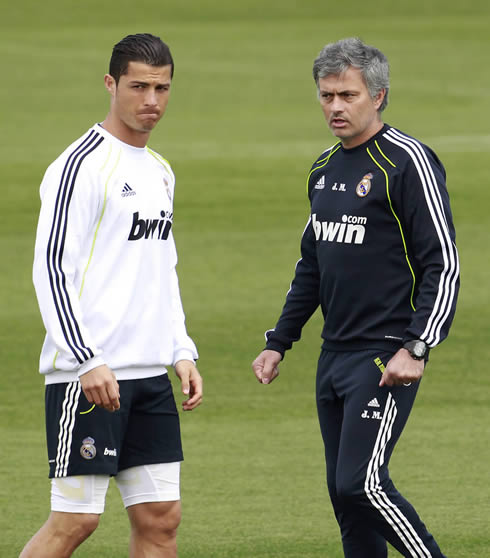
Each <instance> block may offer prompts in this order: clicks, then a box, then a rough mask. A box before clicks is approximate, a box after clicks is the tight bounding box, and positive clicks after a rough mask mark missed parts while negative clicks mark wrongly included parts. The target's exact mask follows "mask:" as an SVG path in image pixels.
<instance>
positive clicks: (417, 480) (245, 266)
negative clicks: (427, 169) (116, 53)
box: [0, 0, 490, 558]
mask: <svg viewBox="0 0 490 558" xmlns="http://www.w3.org/2000/svg"><path fill="white" fill-rule="evenodd" d="M72 4H73V5H72ZM489 28H490V5H489V4H488V3H487V1H486V0H475V1H474V2H472V3H465V4H461V3H456V2H455V1H454V0H450V1H449V2H448V1H447V0H446V1H443V0H435V1H431V0H426V1H422V0H413V1H412V2H408V1H405V0H400V1H399V2H397V3H395V2H389V1H388V0H379V1H378V2H376V3H374V4H372V3H364V2H360V1H357V0H352V1H351V2H349V3H347V2H346V3H337V2H336V3H334V2H331V1H328V0H303V1H302V2H297V1H295V0H282V1H281V2H269V3H267V2H259V0H244V1H243V2H241V3H239V4H237V5H234V4H233V3H231V2H224V1H221V2H220V1H217V0H201V1H199V2H198V1H197V0H189V1H187V2H182V1H180V2H179V1H177V0H168V1H164V2H157V1H156V0H142V1H140V2H129V1H128V0H120V1H119V2H117V3H113V2H111V3H108V2H103V1H102V2H101V1H99V2H96V1H95V0H86V1H85V2H83V3H71V2H61V1H58V0H46V1H45V2H42V3H41V2H34V0H26V1H25V2H17V3H10V4H8V5H5V6H2V9H1V17H0V52H1V54H2V60H3V62H4V64H3V68H2V75H3V78H2V87H1V88H0V100H1V106H2V111H1V126H2V135H3V141H2V149H1V152H0V176H1V181H2V189H1V194H0V200H1V201H0V208H1V219H0V247H1V256H2V257H1V262H2V263H1V266H2V267H1V274H0V307H1V311H0V353H1V355H0V363H1V366H2V371H1V373H0V440H1V444H2V457H1V459H0V475H1V479H2V482H1V483H0V509H1V513H0V533H1V537H0V556H1V557H2V558H10V557H15V556H17V555H18V553H19V551H20V549H21V548H22V547H23V545H24V543H25V542H26V540H27V539H28V538H29V537H30V536H31V535H32V534H33V533H34V532H35V531H36V530H37V528H38V527H39V526H40V525H41V523H42V522H43V521H44V519H45V517H46V516H47V514H48V511H49V482H48V480H47V459H46V450H45V439H44V411H43V397H44V388H43V382H42V379H41V377H40V376H39V374H37V366H38V355H39V350H40V346H41V343H42V338H43V326H42V323H41V319H40V317H39V313H38V309H37V304H36V300H35V296H34V291H33V288H32V284H31V262H32V254H33V243H34V235H35V227H36V222H37V212H38V209H39V196H38V187H39V183H40V181H41V178H42V175H43V173H44V170H45V168H46V166H47V165H48V164H49V163H50V162H51V161H52V160H53V159H54V158H55V157H56V156H57V155H58V154H59V153H60V152H61V151H62V150H63V149H64V148H65V147H66V146H67V145H68V144H69V143H70V142H71V141H73V140H74V139H76V138H77V137H79V136H80V135H81V134H82V133H83V132H85V130H86V129H87V128H88V127H89V126H90V125H92V124H93V123H94V122H97V121H101V120H103V118H104V116H105V113H106V110H107V107H108V98H107V95H106V93H105V91H104V89H103V82H102V77H103V74H104V73H105V72H106V71H107V65H108V60H109V56H110V51H111V48H112V45H113V44H114V43H115V42H117V41H118V40H119V39H120V38H122V37H123V36H124V35H126V34H128V33H134V32H146V31H148V32H152V33H155V34H158V35H160V36H162V38H164V40H166V41H168V43H169V44H170V46H171V47H172V51H173V54H174V58H175V61H176V73H175V79H174V84H173V92H172V98H171V101H170V105H169V109H168V112H167V115H166V116H165V118H164V120H163V121H162V122H161V123H160V125H159V127H158V128H157V130H156V131H155V133H154V134H153V136H152V138H151V143H150V145H151V146H152V147H153V148H154V149H156V150H158V151H160V152H161V153H162V154H163V155H164V156H165V157H166V158H168V159H169V160H170V162H171V163H172V165H173V168H174V171H175V172H176V175H177V188H178V189H177V196H176V206H175V231H176V240H177V244H178V248H179V255H180V264H179V275H180V282H181V290H182V296H183V301H184V307H185V310H186V315H187V324H188V330H189V332H190V334H191V335H192V336H193V338H194V339H195V341H196V343H197V345H198V348H199V351H200V355H201V358H200V361H199V367H200V370H201V372H202V374H203V376H204V378H205V390H206V397H205V402H204V403H203V405H202V407H201V408H200V409H199V410H197V411H195V412H193V413H191V414H186V415H183V416H182V427H183V437H184V450H185V455H186V460H185V463H184V465H183V470H182V484H183V486H182V493H183V510H184V518H183V522H182V525H181V528H180V532H179V546H180V556H181V558H255V557H261V558H293V557H294V558H317V557H318V558H319V557H322V558H340V557H341V556H342V551H341V544H340V537H339V534H338V528H337V525H336V523H335V519H334V517H333V513H332V512H331V509H330V503H329V501H328V496H327V492H326V486H325V482H324V476H325V475H324V464H323V448H322V443H321V438H320V433H319V428H318V425H317V419H316V414H315V405H314V375H315V365H316V360H317V357H318V353H319V347H320V343H321V341H320V337H319V335H320V326H321V320H320V316H319V315H315V316H314V318H313V319H312V320H311V322H310V323H309V324H308V325H307V327H306V328H305V331H304V335H303V339H302V341H301V342H300V343H298V344H297V346H296V347H295V348H294V350H293V351H292V352H291V353H290V354H289V355H288V356H287V358H286V360H285V362H284V363H283V364H282V373H281V377H280V378H279V379H278V380H277V381H276V382H274V383H273V384H272V385H271V386H267V387H266V386H261V385H259V384H258V383H257V382H256V381H255V379H254V377H253V374H252V372H251V368H250V363H251V361H252V360H253V359H254V358H255V356H256V354H257V352H258V351H259V350H260V349H261V348H262V345H263V331H265V330H266V329H267V328H268V327H271V326H272V325H273V324H274V322H275V320H276V319H277V316H278V314H279V312H280V309H281V307H282V303H283V300H284V295H285V293H286V291H287V289H288V286H289V282H290V279H291V277H292V273H293V269H294V264H295V262H296V260H297V258H298V255H299V239H300V235H301V233H302V230H303V226H304V223H305V222H306V218H307V214H308V205H307V199H306V195H305V186H304V185H305V179H306V174H307V171H308V169H309V166H310V164H311V163H312V162H313V160H314V159H315V158H316V156H317V155H318V154H319V153H320V152H321V151H323V150H324V149H325V148H327V147H328V146H329V145H331V143H332V137H331V136H330V134H329V132H328V129H327V127H326V125H325V123H324V121H323V117H322V115H321V111H320V108H319V106H318V103H317V101H316V97H315V88H314V84H313V81H312V79H311V65H312V61H313V58H314V57H315V56H316V54H317V53H318V51H319V50H320V48H321V47H322V46H323V45H324V44H325V43H327V42H330V41H332V40H337V39H339V38H342V37H345V36H352V35H358V36H360V37H362V38H363V39H364V40H365V41H367V42H370V43H372V44H375V45H376V46H378V47H379V48H381V49H382V50H383V51H384V52H385V53H386V54H387V55H388V58H389V59H390V62H391V67H392V71H391V76H392V87H391V91H390V105H389V107H388V109H387V110H386V113H385V121H386V122H388V123H389V124H392V125H394V126H397V127H399V128H401V129H403V130H404V131H406V132H407V133H409V134H411V135H415V136H416V137H418V138H420V139H421V140H423V141H425V142H426V143H428V144H430V145H431V146H432V147H433V148H434V149H435V150H436V151H437V153H438V154H439V156H440V158H441V159H442V161H443V162H444V164H445V166H446V169H447V172H448V188H449V191H450V195H451V199H452V206H453V212H454V220H455V223H456V227H457V235H458V236H457V244H458V247H459V251H460V256H461V265H462V290H461V294H460V300H459V306H458V311H457V314H456V319H455V322H454V326H453V329H452V332H451V335H450V337H449V339H448V340H447V341H446V342H445V343H444V344H443V346H442V347H440V348H438V349H436V350H434V351H433V353H432V357H431V363H430V367H429V368H428V370H427V373H426V377H425V379H424V382H423V386H422V388H421V390H420V391H419V396H418V400H417V402H416V405H415V409H414V411H413V413H412V417H411V419H410V421H409V424H408V426H407V428H406V431H405V433H404V435H403V437H402V439H401V441H400V443H399V445H398V448H397V450H396V451H395V455H394V457H393V459H392V465H391V472H392V476H393V478H394V480H395V482H396V484H397V486H398V487H399V488H400V490H401V491H402V492H403V493H404V494H405V495H406V496H407V497H408V498H409V499H410V500H411V501H412V502H413V504H414V505H415V506H416V508H417V510H418V511H419V513H420V514H421V515H422V517H423V519H424V520H425V521H426V523H427V524H428V526H429V528H430V530H431V531H432V532H433V533H434V535H435V536H436V538H437V539H438V541H439V542H440V544H441V546H442V548H443V550H444V552H445V553H446V554H447V556H448V557H449V558H477V557H478V558H488V557H489V556H490V527H489V526H490V488H489V486H490V474H489V462H490V449H489V447H490V445H489V429H490V427H489V424H490V405H489V403H490V397H489V393H490V380H489V374H488V362H489V360H490V348H489V347H490V346H489V343H488V332H489V329H490V328H489V324H490V304H489V303H490V300H489V285H490V278H489V277H490V276H489V271H490V265H489V249H488V244H489V230H490V218H489V204H488V201H489V199H490V196H489V194H488V190H489V187H488V182H489V173H490V166H489V164H488V161H489V153H490V74H489V71H488V55H489V53H490V35H489V32H488V30H489ZM174 385H177V384H176V383H175V382H174ZM127 540H128V521H127V518H126V514H125V512H124V510H123V508H122V505H121V502H120V497H119V494H118V491H117V489H116V488H115V486H113V485H111V488H110V490H109V494H108V497H107V506H106V514H104V516H103V518H102V521H101V525H100V527H99V529H98V530H97V531H96V533H95V534H94V535H93V536H92V537H91V538H90V539H89V540H88V541H87V542H86V543H85V545H84V546H83V547H82V548H81V549H79V550H78V551H77V552H76V553H75V555H76V556H77V557H78V558H84V557H87V558H88V557H90V558H94V557H97V558H109V557H111V558H112V557H121V556H125V555H127V551H126V548H127ZM395 555H397V553H396V552H394V551H392V553H391V554H390V556H395Z"/></svg>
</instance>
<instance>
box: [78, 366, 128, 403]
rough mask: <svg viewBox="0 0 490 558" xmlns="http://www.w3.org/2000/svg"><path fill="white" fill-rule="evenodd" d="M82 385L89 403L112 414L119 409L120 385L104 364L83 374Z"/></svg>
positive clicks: (81, 377)
mask: <svg viewBox="0 0 490 558" xmlns="http://www.w3.org/2000/svg"><path fill="white" fill-rule="evenodd" d="M80 383H81V385H82V389H83V393H84V394H85V397H86V398H87V401H88V402H89V403H94V404H95V405H97V406H98V407H102V408H103V409H106V410H107V411H111V412H112V411H117V410H118V409H119V407H120V404H119V384H118V383H117V380H116V376H115V375H114V372H113V371H112V370H111V369H110V368H109V367H108V366H106V365H105V364H102V365H101V366H97V367H96V368H92V370H89V371H88V372H86V373H85V374H82V375H81V376H80Z"/></svg>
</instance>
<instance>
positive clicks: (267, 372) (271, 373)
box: [252, 349, 282, 384]
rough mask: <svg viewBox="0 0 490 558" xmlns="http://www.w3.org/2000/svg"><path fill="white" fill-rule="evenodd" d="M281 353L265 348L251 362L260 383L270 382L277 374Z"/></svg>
mask: <svg viewBox="0 0 490 558" xmlns="http://www.w3.org/2000/svg"><path fill="white" fill-rule="evenodd" d="M281 359H282V356H281V353H278V352H277V351H271V350H269V349H266V350H265V351H262V352H261V353H260V355H259V356H258V357H257V358H256V359H255V360H254V361H253V362H252V369H253V371H254V373H255V377H256V378H257V380H258V381H259V382H260V383H261V384H270V383H271V382H272V380H275V379H276V378H277V376H279V363H280V362H281Z"/></svg>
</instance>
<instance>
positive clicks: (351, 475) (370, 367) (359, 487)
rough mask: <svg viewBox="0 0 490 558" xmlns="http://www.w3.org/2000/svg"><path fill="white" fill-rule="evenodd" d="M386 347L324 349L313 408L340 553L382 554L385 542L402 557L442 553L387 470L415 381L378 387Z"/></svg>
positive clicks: (351, 557) (363, 557)
mask: <svg viewBox="0 0 490 558" xmlns="http://www.w3.org/2000/svg"><path fill="white" fill-rule="evenodd" d="M391 356H392V353H386V352H383V351H377V350H365V351H355V352H328V351H325V350H324V351H322V354H321V356H320V359H319V362H318V372H317V386H316V392H317V407H318V417H319V420H320V428H321V431H322V436H323V441H324V444H325V459H326V464H327V484H328V490H329V493H330V498H331V500H332V504H333V507H334V511H335V516H336V518H337V521H338V523H339V526H340V531H341V533H342V543H343V547H344V554H345V556H346V558H386V556H387V546H386V541H388V542H389V543H390V544H392V545H393V546H394V547H395V548H396V549H397V550H398V551H399V552H400V553H401V554H402V555H403V556H409V557H412V558H430V557H437V558H441V557H442V558H444V555H443V554H442V552H441V550H440V549H439V547H438V545H437V543H436V541H435V540H434V538H433V537H432V535H431V534H430V533H429V532H428V531H427V529H426V528H425V525H424V524H423V523H422V521H421V520H420V518H419V516H418V515H417V513H416V511H415V510H414V508H413V507H412V506H411V504H410V503H409V502H407V500H405V499H404V498H403V497H402V496H401V494H400V493H399V492H398V491H397V490H396V488H395V486H394V485H393V482H392V481H391V479H390V477H389V473H388V462H389V460H390V457H391V453H392V451H393V448H394V446H395V444H396V442H397V440H398V438H399V437H400V434H401V433H402V430H403V428H404V426H405V423H406V422H407V419H408V416H409V414H410V410H411V408H412V405H413V402H414V400H415V396H416V393H417V388H418V384H411V385H409V386H397V387H391V388H390V387H387V386H384V387H382V388H380V387H379V386H378V384H379V381H380V379H381V370H382V369H383V367H384V366H386V364H387V362H388V361H389V359H390V358H391Z"/></svg>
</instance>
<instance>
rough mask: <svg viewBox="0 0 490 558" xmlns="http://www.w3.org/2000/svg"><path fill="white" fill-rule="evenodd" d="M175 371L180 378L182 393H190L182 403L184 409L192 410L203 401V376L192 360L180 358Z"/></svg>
mask: <svg viewBox="0 0 490 558" xmlns="http://www.w3.org/2000/svg"><path fill="white" fill-rule="evenodd" d="M175 373H176V374H177V376H178V377H179V378H180V382H181V384H182V393H183V394H184V395H188V396H189V399H186V400H185V401H184V402H183V403H182V408H183V409H184V411H192V409H195V408H196V407H198V406H199V405H200V404H201V401H202V378H201V374H199V371H198V369H197V368H196V365H195V364H194V363H193V362H192V361H191V360H179V362H177V363H176V364H175Z"/></svg>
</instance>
